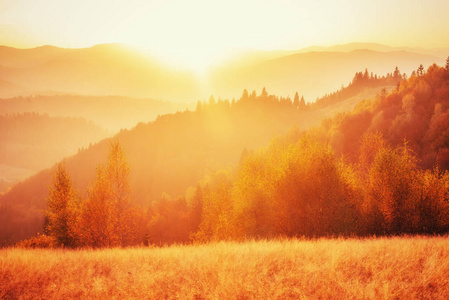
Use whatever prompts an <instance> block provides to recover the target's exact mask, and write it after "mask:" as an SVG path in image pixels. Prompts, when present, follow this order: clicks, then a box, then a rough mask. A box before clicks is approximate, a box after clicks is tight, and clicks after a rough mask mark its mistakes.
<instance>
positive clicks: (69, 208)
mask: <svg viewBox="0 0 449 300" xmlns="http://www.w3.org/2000/svg"><path fill="white" fill-rule="evenodd" d="M76 205H77V203H76V194H75V191H74V190H73V188H72V181H71V179H70V177H69V175H68V173H67V172H66V170H65V167H64V165H63V163H59V164H58V165H57V166H56V171H55V174H54V176H53V185H52V187H51V188H50V191H49V196H48V198H47V206H48V209H47V211H46V217H47V221H48V225H47V231H48V233H49V235H51V236H53V237H54V238H55V240H56V242H57V244H58V245H60V246H63V247H74V246H75V244H76V236H75V233H74V228H75V220H76V219H75V217H76Z"/></svg>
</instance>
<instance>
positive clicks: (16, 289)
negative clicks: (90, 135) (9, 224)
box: [0, 237, 449, 299]
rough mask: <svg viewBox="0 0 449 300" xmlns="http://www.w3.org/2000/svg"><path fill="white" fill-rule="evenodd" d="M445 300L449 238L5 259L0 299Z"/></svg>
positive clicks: (36, 252)
mask: <svg viewBox="0 0 449 300" xmlns="http://www.w3.org/2000/svg"><path fill="white" fill-rule="evenodd" d="M448 297H449V238H448V237H394V238H377V239H375V238H372V239H319V240H312V241H303V240H281V241H250V242H245V243H234V242H220V243H213V244H205V245H191V246H172V247H165V248H131V249H104V250H90V249H85V250H62V249H59V250H57V249H56V250H45V249H30V250H28V249H20V248H7V249H0V298H2V299H34V298H37V299H67V298H78V299H79V298H83V299H84V298H94V299H105V298H109V299H110V298H112V299H133V298H134V299H317V298H319V299H329V298H333V299H397V298H400V299H447V298H448Z"/></svg>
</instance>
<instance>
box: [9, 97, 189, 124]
mask: <svg viewBox="0 0 449 300" xmlns="http://www.w3.org/2000/svg"><path fill="white" fill-rule="evenodd" d="M193 107H194V105H192V104H190V105H188V104H181V103H171V102H164V101H158V100H153V99H148V98H144V99H140V98H131V97H120V96H82V95H68V94H60V95H38V96H28V97H15V98H10V99H2V100H1V101H0V115H5V114H19V113H39V114H48V115H49V116H53V117H58V116H61V117H72V118H73V117H77V118H78V117H81V118H84V119H86V120H89V121H92V122H94V123H95V124H97V125H100V126H102V127H103V128H104V129H106V130H109V131H112V132H118V131H119V130H120V129H125V128H131V127H134V126H135V125H136V124H137V123H139V122H149V121H152V120H154V119H155V118H156V117H157V116H158V115H162V114H166V113H172V112H176V111H178V110H185V109H186V108H193Z"/></svg>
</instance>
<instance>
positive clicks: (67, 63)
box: [0, 44, 200, 101]
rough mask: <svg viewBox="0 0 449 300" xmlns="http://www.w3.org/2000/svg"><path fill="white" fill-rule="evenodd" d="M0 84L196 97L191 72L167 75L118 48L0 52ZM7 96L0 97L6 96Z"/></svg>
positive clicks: (29, 88)
mask: <svg viewBox="0 0 449 300" xmlns="http://www.w3.org/2000/svg"><path fill="white" fill-rule="evenodd" d="M0 79H2V80H5V81H9V82H11V83H13V84H16V85H20V86H23V87H24V88H26V90H24V92H23V93H19V91H18V93H17V95H23V94H41V93H43V92H48V91H52V92H59V93H76V94H85V95H125V96H137V97H150V96H151V97H152V98H156V99H161V100H169V99H177V100H178V101H195V100H196V99H198V98H199V96H200V94H199V93H198V92H199V87H198V83H197V81H196V80H195V78H194V76H193V74H192V73H189V72H185V71H178V70H172V69H170V68H168V67H167V66H164V65H161V64H160V63H159V62H157V61H156V60H155V59H152V58H150V57H149V56H146V55H143V54H141V53H140V52H137V51H135V50H131V49H130V48H128V47H125V46H122V45H118V44H104V45H96V46H93V47H91V48H81V49H63V48H57V47H53V46H43V47H38V48H33V49H15V48H10V47H5V46H1V47H0ZM9 96H11V92H8V93H4V94H3V93H2V92H1V91H0V97H3V98H5V97H9Z"/></svg>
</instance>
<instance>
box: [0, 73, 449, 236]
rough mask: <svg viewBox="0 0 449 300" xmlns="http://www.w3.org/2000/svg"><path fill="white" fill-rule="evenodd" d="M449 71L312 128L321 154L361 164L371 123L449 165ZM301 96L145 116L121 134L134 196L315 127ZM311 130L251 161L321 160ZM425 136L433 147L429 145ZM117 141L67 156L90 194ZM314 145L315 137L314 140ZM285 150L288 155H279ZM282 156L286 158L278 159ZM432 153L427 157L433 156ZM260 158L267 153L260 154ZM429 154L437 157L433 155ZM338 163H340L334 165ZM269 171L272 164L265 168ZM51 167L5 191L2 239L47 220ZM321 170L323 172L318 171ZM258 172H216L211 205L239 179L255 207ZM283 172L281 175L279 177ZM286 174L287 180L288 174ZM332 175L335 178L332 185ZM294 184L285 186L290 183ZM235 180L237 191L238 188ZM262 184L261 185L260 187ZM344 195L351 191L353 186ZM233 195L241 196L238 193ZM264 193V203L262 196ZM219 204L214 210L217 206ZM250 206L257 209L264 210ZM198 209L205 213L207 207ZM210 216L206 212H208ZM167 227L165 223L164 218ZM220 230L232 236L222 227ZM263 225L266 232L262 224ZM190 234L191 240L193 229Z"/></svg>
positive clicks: (191, 182)
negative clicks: (308, 139)
mask: <svg viewBox="0 0 449 300" xmlns="http://www.w3.org/2000/svg"><path fill="white" fill-rule="evenodd" d="M447 76H448V71H447V70H445V69H444V68H440V67H438V66H436V65H434V66H431V67H430V68H429V69H428V70H427V71H424V70H422V72H420V73H418V74H417V75H415V76H411V77H410V78H409V79H408V80H402V81H401V82H400V83H399V84H398V85H397V89H395V90H393V91H392V92H391V93H389V94H386V93H379V94H378V96H377V97H376V99H374V100H366V101H362V102H361V103H359V104H358V105H357V107H356V109H355V110H354V111H353V112H351V113H342V114H340V115H338V116H336V117H334V118H332V119H330V120H327V121H325V122H323V124H322V126H321V127H317V128H315V129H312V130H311V131H309V135H312V136H313V138H314V140H317V141H318V142H319V144H324V145H326V144H327V143H329V145H330V146H331V147H332V148H329V149H331V150H329V149H327V148H326V147H327V146H320V147H319V148H317V149H318V150H319V151H321V152H320V153H322V154H325V156H326V157H328V159H330V162H332V164H333V161H334V157H335V158H338V157H345V159H348V160H349V161H352V162H354V163H356V162H358V159H359V156H360V155H359V153H360V145H361V139H362V136H363V135H364V134H365V133H367V132H378V131H380V132H382V133H383V134H384V139H385V140H386V143H391V144H392V145H393V147H395V146H396V145H398V143H401V145H402V143H403V140H404V138H407V141H408V142H407V143H408V144H407V145H408V147H409V148H410V147H411V148H412V149H414V150H415V152H416V153H417V154H418V156H417V158H418V159H419V160H420V162H421V163H422V164H423V165H425V166H427V167H432V166H433V165H434V163H435V162H436V161H438V162H441V167H442V168H445V165H444V164H443V162H444V157H445V156H444V153H445V151H446V150H445V149H446V147H447V146H446V139H447V138H446V137H445V133H444V131H445V129H444V130H443V131H436V129H441V128H443V127H444V124H445V123H444V122H445V121H444V120H445V116H446V111H447V110H448V109H449V95H448V91H449V88H448V79H447ZM298 98H299V96H297V97H295V99H294V100H293V101H292V100H291V99H288V98H279V97H276V96H272V95H269V94H268V93H267V92H266V91H265V90H263V91H262V93H261V94H260V95H256V93H255V92H254V93H251V94H248V93H247V92H246V91H244V93H243V95H242V97H241V98H240V99H239V100H237V101H234V100H233V101H228V100H220V99H217V100H216V99H214V98H213V97H211V98H210V99H209V101H207V102H199V103H198V105H197V108H196V110H195V111H185V112H183V113H176V114H171V115H164V116H161V117H159V118H158V119H157V120H156V121H154V122H151V123H148V124H144V123H141V124H139V125H138V126H136V127H135V128H133V129H132V130H124V131H122V132H120V133H119V134H118V135H117V136H116V138H118V140H119V142H120V143H121V144H122V145H123V148H124V150H125V152H126V153H127V156H128V161H129V163H130V169H131V177H130V183H131V188H132V189H133V199H134V200H135V201H136V202H137V203H140V204H141V205H143V206H144V207H145V206H148V205H149V204H150V203H151V202H154V201H156V202H157V201H158V200H159V199H161V194H162V193H168V195H169V196H170V195H171V196H172V197H173V196H177V195H180V194H183V193H184V192H185V190H186V188H187V187H189V186H195V185H197V183H198V182H199V181H200V180H201V179H203V178H204V176H205V175H206V174H208V173H210V172H211V171H214V170H219V169H226V168H228V167H229V166H236V165H237V164H239V162H241V163H243V165H242V166H245V165H247V163H245V161H247V160H248V159H250V160H251V159H254V157H253V154H251V153H253V151H255V150H257V149H258V148H260V147H261V146H265V145H267V144H268V142H269V141H270V140H271V139H272V138H273V137H275V136H280V135H283V134H285V133H286V132H287V131H289V130H290V129H292V128H293V127H294V126H298V127H299V128H300V129H305V128H307V126H308V124H311V123H315V122H316V119H317V117H318V116H319V110H314V109H313V108H312V107H311V106H310V105H304V103H303V102H302V101H301V100H298ZM296 100H297V101H296ZM298 103H299V104H298ZM417 124H418V125H419V126H417ZM411 133H414V134H411ZM302 135H303V134H302V133H301V134H299V135H298V134H296V133H292V134H290V135H288V136H287V137H286V138H284V139H280V141H281V143H280V144H279V143H275V144H274V145H275V146H271V148H270V149H274V150H269V151H270V152H268V156H267V157H266V158H264V157H262V158H260V159H261V160H260V161H261V162H263V161H265V159H268V158H269V159H270V161H267V163H268V164H265V163H262V164H259V163H256V164H255V165H251V164H250V165H247V166H249V167H250V169H251V168H256V169H254V172H255V173H254V172H253V175H257V174H261V176H267V175H269V176H271V175H270V174H272V175H273V176H278V175H279V176H280V175H282V174H284V175H285V174H289V173H288V172H284V171H282V169H279V170H280V173H278V172H277V171H276V172H275V173H270V172H271V171H270V170H269V169H266V167H270V166H272V167H275V168H283V167H285V165H284V163H285V162H289V161H290V158H289V157H290V156H289V157H284V156H283V155H284V154H285V155H293V156H292V157H291V158H292V159H293V161H295V160H294V159H295V157H298V159H299V157H304V159H307V161H310V163H317V162H319V161H320V160H315V159H314V155H313V153H314V152H313V151H314V150H313V148H312V150H313V151H312V150H311V151H312V152H307V153H306V154H307V155H306V154H305V153H302V151H308V150H307V149H308V148H307V147H306V148H304V146H301V145H299V146H298V147H299V148H295V147H296V146H294V145H295V143H297V142H298V139H300V137H301V136H302ZM424 141H425V142H426V143H428V145H431V146H423V145H424V144H423V143H424ZM109 143H110V141H109V140H104V141H102V142H101V143H99V144H96V145H94V146H92V147H90V148H89V149H87V150H84V151H81V152H80V153H78V154H77V155H76V156H74V157H72V158H68V159H66V160H65V164H66V166H67V171H68V173H69V174H70V176H71V177H72V179H73V182H74V185H75V187H76V188H77V190H78V191H79V192H80V193H81V196H82V197H84V192H85V191H86V187H87V184H88V182H91V181H92V180H93V177H94V174H95V167H96V165H97V164H98V163H99V162H102V161H104V159H105V156H106V153H107V148H108V145H109ZM276 145H277V146H276ZM289 145H290V146H289ZM312 145H314V144H313V143H312ZM306 146H307V145H306ZM273 147H274V148H273ZM291 147H293V148H291ZM323 147H324V148H323ZM409 148H408V149H409ZM289 149H291V150H292V151H293V152H291V151H290V150H289ZM295 149H296V150H295ZM326 149H327V150H326ZM318 150H317V151H318ZM296 151H299V152H296ZM329 151H330V152H329ZM278 152H279V154H276V153H278ZM248 153H249V155H248ZM326 153H327V154H326ZM310 155H311V156H310ZM256 158H257V157H256ZM278 158H279V159H281V161H276V159H278ZM422 158H427V160H426V159H422ZM429 158H433V159H429ZM272 159H273V160H272ZM320 159H321V158H320ZM257 160H259V159H258V158H257ZM257 160H256V162H257ZM426 161H427V163H426V164H424V162H426ZM262 166H265V167H262ZM310 166H314V165H310ZM330 167H331V168H334V167H333V166H332V165H330ZM240 168H242V167H240ZM243 168H246V167H243ZM264 170H265V171H264ZM298 170H299V169H298ZM304 170H306V169H304ZM307 170H308V169H307ZM307 170H306V171H307ZM320 170H321V169H320ZM330 170H331V169H330ZM256 171H257V172H256ZM259 171H260V172H262V173H258V172H259ZM291 171H294V169H291ZM238 172H240V173H239V174H244V173H241V172H242V171H238ZM332 172H333V171H332ZM51 173H52V170H46V171H43V172H42V173H40V174H38V175H36V176H34V177H33V178H30V179H29V180H27V181H25V182H23V183H22V184H20V185H17V186H16V187H14V188H13V189H12V190H11V191H10V192H9V193H8V194H6V195H5V196H3V197H2V198H1V199H0V201H1V204H2V207H1V211H0V214H1V218H0V219H1V220H4V221H3V222H4V223H3V224H2V227H1V228H2V231H3V232H2V235H3V236H2V240H7V239H8V238H9V239H12V237H15V238H17V239H21V238H24V237H29V236H31V235H33V234H34V233H35V232H37V231H38V230H40V229H41V228H42V214H41V209H43V208H45V201H44V199H45V195H46V194H47V186H48V184H49V183H50V177H51ZM225 173H226V172H225ZM350 173H351V172H349V173H348V174H350ZM305 174H306V173H305ZM311 174H315V173H314V172H312V173H311ZM317 174H318V173H317ZM320 174H321V173H320ZM323 174H324V173H323ZM253 175H250V176H246V177H244V178H245V180H249V181H245V182H246V183H245V182H242V181H240V180H239V179H238V178H239V177H237V178H233V176H234V175H232V176H231V178H228V179H224V181H223V180H221V179H219V180H218V181H217V180H215V182H218V184H219V186H220V188H219V191H216V190H214V187H213V186H212V187H210V188H206V190H209V191H211V192H212V193H215V194H211V195H209V196H205V197H206V198H204V199H208V200H207V201H211V202H210V203H209V204H207V203H205V204H204V205H206V206H207V207H209V208H211V207H216V208H217V209H218V208H219V207H220V205H218V204H217V205H215V204H214V201H215V200H214V199H215V198H216V197H219V195H220V193H221V192H223V191H226V193H227V194H226V195H228V196H226V197H219V198H217V199H228V200H229V199H231V200H232V201H234V200H235V198H232V197H233V196H232V195H233V194H232V193H231V192H230V191H231V190H232V191H237V190H236V189H237V185H238V186H240V187H241V188H243V190H242V192H243V194H242V195H241V196H243V197H244V198H243V199H241V201H240V200H239V201H240V203H242V205H243V206H242V207H241V209H243V211H245V209H247V208H251V205H252V204H251V205H250V203H252V202H246V200H245V197H246V196H245V195H247V196H248V195H251V194H253V195H260V196H261V197H265V196H263V195H264V193H263V191H262V190H261V191H253V192H254V193H253V192H251V190H248V191H247V192H248V193H247V192H245V189H246V188H251V186H252V184H251V182H253V181H252V179H251V178H252V177H251V176H253ZM242 176H243V175H242ZM307 176H309V175H307ZM222 177H223V176H222ZM224 178H227V176H224ZM276 178H278V177H276ZM282 178H283V177H282V176H281V177H279V178H278V179H282ZM305 178H306V177H305ZM307 178H308V177H307ZM253 179H254V180H256V181H254V182H253V183H257V182H258V183H257V186H259V187H262V186H266V187H275V186H273V185H272V184H268V182H271V181H272V180H274V179H275V177H269V178H268V177H267V178H265V179H266V180H269V181H268V182H265V181H264V179H263V178H258V177H255V178H253ZM285 179H288V178H285ZM290 179H291V180H292V181H291V182H290V183H289V184H292V185H293V186H296V185H297V184H298V185H301V186H303V185H302V183H301V182H298V183H297V184H296V183H295V182H296V180H298V178H297V177H292V178H290ZM311 180H312V179H311ZM209 182H214V179H212V180H209ZM273 182H274V181H273ZM265 183H266V184H265ZM284 183H285V184H287V182H284ZM284 183H282V182H279V184H280V185H279V186H278V187H281V186H283V184H284ZM306 183H307V182H306ZM309 183H310V184H314V186H315V188H316V191H319V190H320V189H321V190H322V187H320V185H321V184H324V185H326V186H327V183H326V182H325V181H323V182H322V183H320V182H315V183H314V182H309ZM309 183H307V184H309ZM331 183H332V182H329V184H331ZM242 184H243V185H242ZM332 184H333V183H332ZM288 186H289V185H285V188H286V190H285V191H286V192H287V191H288V189H287V188H288ZM305 186H306V185H304V187H305ZM228 188H230V189H231V190H228ZM335 188H336V189H338V190H339V191H344V185H343V186H335ZM340 188H343V190H340ZM223 189H224V190H223ZM259 192H261V194H258V193H259ZM197 194H198V193H197ZM213 195H215V196H216V197H215V196H213ZM267 195H269V194H267ZM338 195H343V196H344V193H343V194H338ZM169 196H168V198H169ZM230 196H232V197H231V198H229V197H230ZM353 196H354V197H355V198H354V199H356V198H357V194H354V195H353ZM239 197H240V196H239ZM268 198H269V197H268ZM268 198H267V199H268ZM163 199H167V197H163ZM261 199H262V198H261ZM263 199H265V198H263ZM320 199H321V198H320ZM231 200H230V201H231ZM253 200H254V201H256V200H257V199H255V198H254V199H253ZM259 200H260V199H259ZM259 200H257V201H259ZM359 200H360V199H359ZM164 201H165V200H164ZM204 201H206V200H204ZM257 201H256V202H254V203H258V202H257ZM355 201H358V200H357V199H356V200H355ZM229 203H232V202H226V203H225V205H227V206H226V207H229ZM245 203H247V204H248V203H249V204H248V205H250V206H246V205H247V204H245ZM208 205H209V206H208ZM181 206H182V205H181ZM176 207H179V206H176V205H175V206H173V207H172V209H175V210H176ZM184 207H185V206H184ZM231 207H232V205H231ZM161 209H162V210H163V211H165V213H167V206H162V208H161ZM186 209H187V208H186ZM217 209H215V210H214V211H215V212H217ZM267 209H270V206H267ZM218 210H219V209H218ZM11 212H12V214H11ZM250 213H251V214H253V213H254V212H250ZM342 213H343V212H342ZM151 214H153V215H151ZM151 214H150V219H151V218H152V216H156V217H157V218H159V219H158V220H163V218H164V217H161V215H160V212H158V210H157V206H156V209H155V210H152V213H151ZM168 214H169V216H177V214H176V213H174V214H170V213H168ZM189 214H190V212H189V211H186V212H183V214H182V215H183V216H184V217H186V216H187V218H189V217H188V216H189ZM196 215H197V216H198V214H196ZM200 215H201V214H200ZM209 215H210V217H211V218H214V213H210V212H209ZM178 216H179V215H178ZM233 216H236V215H235V214H231V215H229V217H230V218H231V217H233ZM216 217H217V218H220V215H216ZM168 218H169V220H168V221H167V222H165V223H164V222H162V223H163V224H173V222H172V221H173V220H171V219H170V217H168ZM197 218H198V217H197ZM201 218H202V219H204V215H203V216H201ZM221 218H222V219H223V218H225V219H226V218H227V216H226V215H223V216H221ZM225 219H223V220H225ZM24 220H25V221H24ZM253 221H254V220H252V221H250V222H253ZM259 221H260V222H262V223H264V224H266V223H267V222H266V221H267V220H265V219H261V220H259ZM259 221H257V222H259ZM214 222H215V221H210V220H208V221H206V223H204V224H209V225H207V226H209V227H207V228H203V231H201V232H202V233H201V234H200V235H198V238H199V239H208V238H211V236H210V234H212V233H213V232H216V233H217V228H211V227H210V226H212V225H213V224H216V225H217V226H221V225H223V224H221V225H220V223H214ZM257 222H256V223H250V224H249V225H251V224H252V225H251V226H253V225H254V224H258V223H257ZM262 223H261V224H262ZM158 224H159V225H158V226H162V225H160V224H161V223H158ZM176 224H178V223H176ZM211 224H212V225H211ZM345 224H346V223H345ZM247 225H248V224H247ZM249 225H248V226H249ZM315 225H316V224H315ZM315 225H313V226H315ZM213 226H215V225H213ZM226 226H227V225H226ZM289 226H290V225H289ZM304 226H305V225H304ZM18 228H20V229H19V231H20V234H18V233H17V232H18ZM251 228H252V227H251ZM253 229H254V228H253ZM160 230H163V226H162V229H160ZM211 230H212V231H211ZM248 230H250V229H248ZM267 230H268V229H267ZM270 230H271V229H270ZM276 230H277V229H276ZM326 230H327V229H325V230H323V231H322V232H321V231H320V232H321V233H322V234H324V233H329V232H328V231H326ZM349 231H350V230H349ZM211 232H212V233H211ZM256 232H259V231H256ZM267 232H268V231H267ZM335 232H338V231H335ZM217 234H219V236H222V233H221V232H218V233H217ZM258 234H262V233H260V232H259V233H258ZM311 234H312V233H311ZM159 236H160V235H159ZM188 236H189V234H187V239H188ZM183 239H184V240H185V239H186V236H185V235H184V236H183ZM169 241H170V240H168V241H167V242H169Z"/></svg>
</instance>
